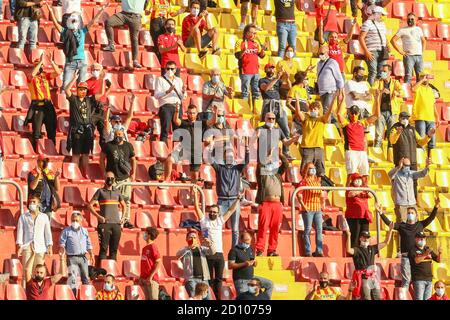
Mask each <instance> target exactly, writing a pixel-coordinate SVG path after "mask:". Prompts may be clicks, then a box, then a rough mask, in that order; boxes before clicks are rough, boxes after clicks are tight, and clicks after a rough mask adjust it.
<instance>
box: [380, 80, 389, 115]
mask: <svg viewBox="0 0 450 320" xmlns="http://www.w3.org/2000/svg"><path fill="white" fill-rule="evenodd" d="M383 84H384V89H388V90H389V87H390V85H391V81H389V82H388V83H386V82H384V81H383ZM380 110H381V111H382V112H383V111H391V94H390V93H384V92H383V93H382V94H381V107H380Z"/></svg>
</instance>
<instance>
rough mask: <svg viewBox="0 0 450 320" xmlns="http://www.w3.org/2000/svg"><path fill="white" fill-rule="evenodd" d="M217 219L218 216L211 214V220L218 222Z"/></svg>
mask: <svg viewBox="0 0 450 320" xmlns="http://www.w3.org/2000/svg"><path fill="white" fill-rule="evenodd" d="M216 219H217V214H211V213H210V214H209V220H216Z"/></svg>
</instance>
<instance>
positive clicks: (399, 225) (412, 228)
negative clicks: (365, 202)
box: [377, 197, 440, 288]
mask: <svg viewBox="0 0 450 320" xmlns="http://www.w3.org/2000/svg"><path fill="white" fill-rule="evenodd" d="M439 206H440V201H439V197H437V198H436V199H435V204H434V208H433V211H431V213H430V215H429V216H428V217H427V218H426V219H424V220H421V221H419V220H418V215H417V209H416V208H415V207H409V208H408V210H407V212H406V219H405V221H399V222H396V223H395V224H394V230H397V231H398V233H399V234H400V253H401V260H400V269H401V275H402V287H403V288H409V284H410V282H411V264H410V260H409V257H408V253H409V252H410V251H411V249H413V248H414V246H415V240H414V237H415V235H416V234H417V233H420V232H422V231H423V230H424V229H425V228H426V227H427V226H428V225H429V224H430V223H431V222H433V220H434V219H435V218H436V215H437V212H438V209H439ZM377 211H378V213H379V214H380V217H381V219H382V220H383V222H384V223H385V224H386V225H390V224H391V221H390V220H389V219H388V218H387V217H386V215H385V214H383V212H382V211H381V208H377Z"/></svg>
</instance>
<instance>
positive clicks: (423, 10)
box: [408, 2, 439, 21]
mask: <svg viewBox="0 0 450 320" xmlns="http://www.w3.org/2000/svg"><path fill="white" fill-rule="evenodd" d="M412 12H414V14H415V15H416V17H417V18H419V19H421V20H433V21H438V20H439V19H438V18H434V17H432V16H431V15H430V13H429V12H428V9H427V6H426V4H425V3H423V2H415V3H413V6H412ZM408 13H409V12H408Z"/></svg>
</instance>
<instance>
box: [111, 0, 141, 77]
mask: <svg viewBox="0 0 450 320" xmlns="http://www.w3.org/2000/svg"><path fill="white" fill-rule="evenodd" d="M144 6H145V1H142V0H122V11H121V12H118V13H116V14H114V15H112V16H111V17H109V19H108V20H106V23H105V29H106V36H107V37H108V45H107V46H106V47H103V49H102V50H103V51H111V52H114V51H115V50H116V49H115V46H114V28H117V27H122V26H125V25H126V26H128V28H129V30H130V40H131V56H132V59H133V67H134V68H136V69H140V68H142V65H141V64H140V63H139V61H138V54H139V43H138V40H139V30H140V29H141V18H142V12H143V11H144Z"/></svg>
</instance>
